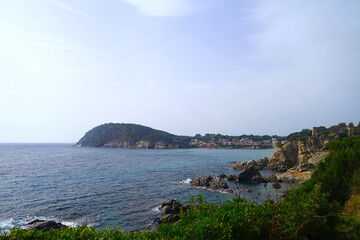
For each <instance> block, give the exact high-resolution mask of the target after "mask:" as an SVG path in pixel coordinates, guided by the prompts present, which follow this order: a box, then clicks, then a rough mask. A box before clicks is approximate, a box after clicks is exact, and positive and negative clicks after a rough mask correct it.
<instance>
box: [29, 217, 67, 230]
mask: <svg viewBox="0 0 360 240" xmlns="http://www.w3.org/2000/svg"><path fill="white" fill-rule="evenodd" d="M27 225H28V227H27V229H28V230H40V231H48V230H50V229H61V228H64V227H66V226H65V225H63V224H61V223H58V222H55V221H52V220H50V221H45V220H39V219H36V220H33V221H31V222H29V223H28V224H27Z"/></svg>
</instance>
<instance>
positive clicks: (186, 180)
mask: <svg viewBox="0 0 360 240" xmlns="http://www.w3.org/2000/svg"><path fill="white" fill-rule="evenodd" d="M190 182H191V178H188V179H185V180H181V181H180V183H187V184H190Z"/></svg>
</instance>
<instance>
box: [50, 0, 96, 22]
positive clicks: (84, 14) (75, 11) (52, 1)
mask: <svg viewBox="0 0 360 240" xmlns="http://www.w3.org/2000/svg"><path fill="white" fill-rule="evenodd" d="M45 1H46V2H49V3H51V4H53V5H55V6H57V7H60V8H62V9H64V10H66V11H69V12H72V13H75V14H77V15H80V16H83V17H88V18H94V16H91V15H89V14H87V13H85V12H82V11H80V10H77V9H75V8H72V7H71V6H69V5H66V4H63V3H61V2H58V1H55V0H45Z"/></svg>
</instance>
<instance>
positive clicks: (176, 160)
mask: <svg viewBox="0 0 360 240" xmlns="http://www.w3.org/2000/svg"><path fill="white" fill-rule="evenodd" d="M273 152H274V150H272V149H267V150H249V149H161V150H156V149H119V148H77V147H73V144H0V209H1V213H0V228H2V229H9V228H12V227H14V226H23V225H24V224H26V222H27V221H30V220H33V219H35V218H40V219H54V220H57V221H61V222H63V223H64V224H66V225H72V226H74V225H81V224H87V225H89V226H93V227H95V228H96V229H102V228H104V227H106V226H111V227H114V226H118V227H119V228H120V229H125V230H128V231H131V230H135V229H137V230H139V229H152V228H153V227H154V226H155V225H154V223H153V220H154V219H155V218H156V217H159V216H160V213H159V212H158V210H157V207H158V206H159V205H160V204H161V203H162V202H164V201H166V200H168V199H176V200H178V201H180V202H182V203H187V202H188V201H189V197H191V196H197V195H198V194H201V195H202V196H203V197H204V199H205V200H206V201H208V202H217V203H220V202H224V201H226V200H227V199H231V198H233V197H234V196H235V195H233V194H226V193H219V192H214V191H209V190H206V189H201V188H193V187H191V186H190V184H188V181H189V178H193V177H201V176H203V175H208V174H210V175H212V176H218V175H220V174H222V173H225V174H226V175H229V174H236V173H237V172H238V171H236V170H233V169H231V166H232V165H231V164H228V163H227V162H230V161H247V160H250V159H259V158H263V157H270V156H271V154H272V153H273ZM239 186H241V187H242V188H247V189H251V190H252V191H251V193H248V192H246V191H243V192H239V191H236V192H237V193H240V194H241V196H242V197H245V198H246V199H248V200H250V201H255V202H257V201H259V202H261V201H263V200H264V199H266V197H267V196H268V193H270V194H272V195H273V194H274V192H273V189H270V188H268V189H264V187H263V186H262V185H261V184H241V185H239V184H233V183H230V187H231V188H233V189H235V190H236V189H237V188H238V187H239Z"/></svg>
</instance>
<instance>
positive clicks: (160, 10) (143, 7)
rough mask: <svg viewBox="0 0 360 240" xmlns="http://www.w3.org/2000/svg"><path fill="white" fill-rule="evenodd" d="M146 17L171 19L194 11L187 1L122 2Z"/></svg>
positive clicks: (130, 0) (194, 8) (124, 0)
mask: <svg viewBox="0 0 360 240" xmlns="http://www.w3.org/2000/svg"><path fill="white" fill-rule="evenodd" d="M123 2H125V3H128V4H130V5H133V6H134V7H136V8H137V10H138V11H139V12H141V13H143V14H145V15H148V16H156V17H172V16H183V15H188V14H190V13H191V12H193V11H195V10H196V8H197V7H196V5H194V4H193V3H191V2H190V1H189V0H151V1H149V0H123Z"/></svg>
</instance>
